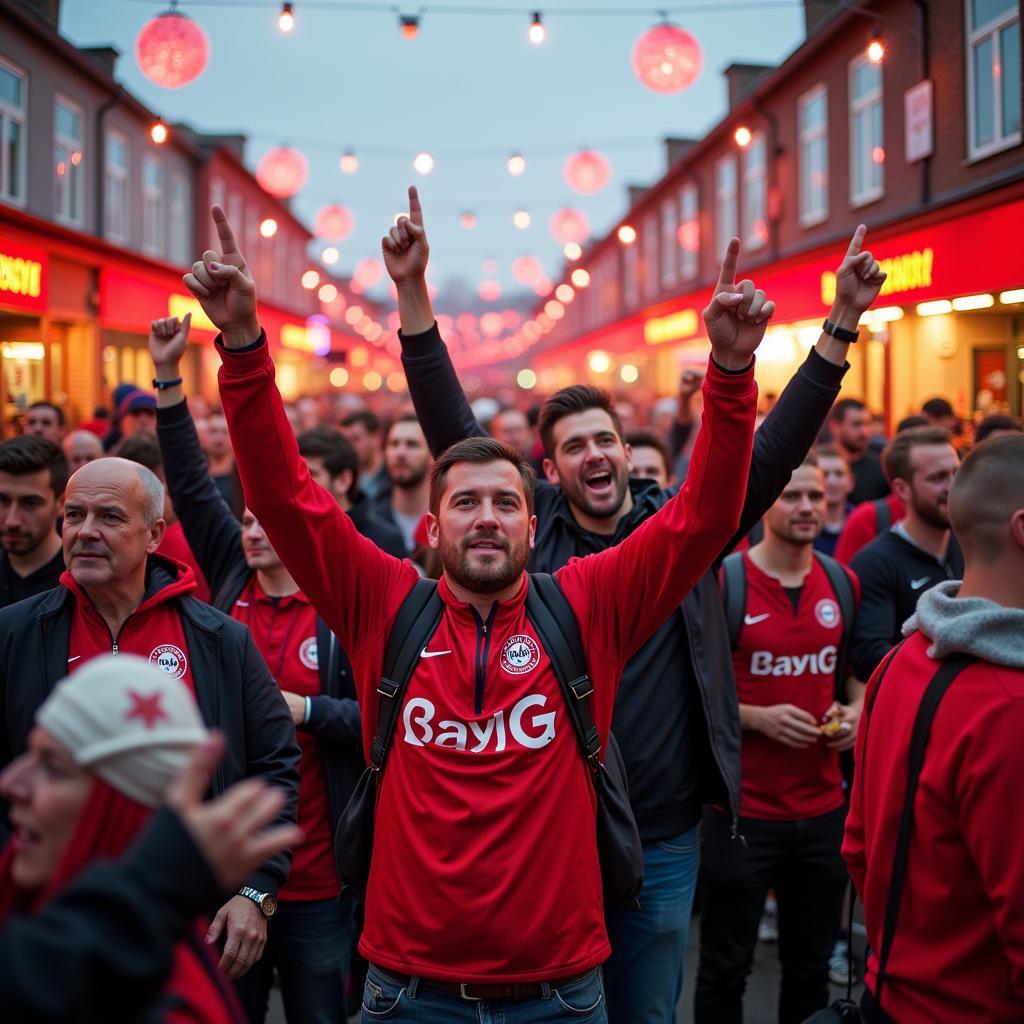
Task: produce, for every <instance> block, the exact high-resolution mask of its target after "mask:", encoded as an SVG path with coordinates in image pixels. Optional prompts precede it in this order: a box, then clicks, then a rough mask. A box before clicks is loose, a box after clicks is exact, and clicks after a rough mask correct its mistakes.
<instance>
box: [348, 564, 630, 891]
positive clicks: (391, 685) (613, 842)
mask: <svg viewBox="0 0 1024 1024" xmlns="http://www.w3.org/2000/svg"><path fill="white" fill-rule="evenodd" d="M442 612H443V604H442V602H441V598H440V597H439V596H438V593H437V582H436V581H435V580H420V581H419V582H418V583H417V584H416V586H415V587H414V588H413V590H412V592H411V593H410V594H409V596H408V597H407V598H406V599H405V602H404V603H403V604H402V607H401V608H400V609H399V612H398V615H397V617H396V619H395V624H394V627H393V628H392V631H391V635H390V637H389V638H388V646H387V651H386V653H385V656H384V671H383V676H382V678H381V682H380V686H379V687H378V693H379V694H380V714H379V717H378V720H377V732H376V734H375V736H374V740H373V746H372V748H371V750H370V765H369V767H368V768H367V769H366V771H365V772H364V773H363V775H362V778H361V779H360V780H359V783H358V784H357V786H356V788H355V791H354V792H353V794H352V797H351V799H350V800H349V803H348V806H347V807H346V808H345V811H344V813H343V814H342V816H341V818H340V820H339V821H338V828H337V830H336V832H335V837H334V860H335V866H336V868H337V872H338V876H339V878H341V880H342V882H343V883H344V884H345V885H346V886H347V887H349V888H351V889H354V890H355V891H356V892H357V893H359V894H360V895H362V894H364V893H365V892H366V883H367V879H368V878H369V874H370V857H371V855H372V852H373V830H374V818H375V814H376V807H377V799H378V797H379V794H380V781H381V777H382V774H383V770H384V764H385V760H386V757H387V752H388V749H389V748H390V746H391V740H392V737H393V735H394V731H395V725H396V723H397V721H398V715H399V711H400V708H401V705H402V699H403V697H404V694H405V690H406V687H407V685H408V683H409V679H410V678H411V677H412V673H413V670H414V669H415V667H416V663H417V660H418V658H419V652H420V651H421V650H423V648H424V647H425V646H426V645H427V643H428V642H429V640H430V638H431V636H432V635H433V633H434V631H435V630H436V629H437V625H438V623H439V622H440V621H441V614H442ZM526 613H527V616H528V617H529V619H530V622H531V623H532V624H533V626H534V628H535V629H536V630H537V633H538V635H539V637H540V640H541V643H542V645H543V647H544V649H545V651H546V652H547V654H548V657H549V658H550V659H551V664H552V667H553V668H554V671H555V675H556V676H557V677H558V681H559V683H560V685H561V687H562V692H563V694H564V697H565V703H566V708H567V710H568V714H569V719H570V721H571V722H572V724H573V728H574V729H575V731H576V736H577V738H578V740H579V744H580V749H581V751H582V752H583V756H584V758H585V760H586V762H587V764H588V766H589V768H590V773H591V778H592V780H593V783H594V790H595V793H596V795H597V845H598V854H599V857H600V861H601V877H602V882H603V884H604V894H605V899H606V901H607V902H609V903H636V902H637V896H638V895H639V893H640V889H641V887H642V885H643V852H642V848H641V845H640V834H639V831H638V830H637V827H636V820H635V819H634V817H633V811H632V809H631V808H630V805H629V790H628V786H627V784H626V770H625V765H624V764H623V761H622V754H621V753H620V751H619V748H618V745H617V744H616V743H615V740H614V737H611V736H609V740H608V746H607V749H606V751H605V760H604V762H603V763H602V761H601V759H600V736H599V734H598V732H597V729H596V727H595V726H594V719H593V715H592V714H591V710H590V694H591V693H593V689H594V688H593V686H592V685H591V682H590V678H589V676H588V675H587V671H586V661H585V659H584V656H583V644H582V641H581V639H580V635H579V627H578V625H577V623H576V617H575V615H573V612H572V609H571V608H570V606H569V603H568V601H566V599H565V595H564V594H563V593H562V591H561V589H560V588H559V586H558V584H557V583H556V582H555V580H554V578H553V577H552V576H550V575H548V574H547V573H537V574H531V575H530V587H529V590H528V591H527V598H526Z"/></svg>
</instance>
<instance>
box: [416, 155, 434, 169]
mask: <svg viewBox="0 0 1024 1024" xmlns="http://www.w3.org/2000/svg"><path fill="white" fill-rule="evenodd" d="M412 165H413V167H414V168H415V169H416V172H417V174H429V173H430V172H431V171H432V170H433V169H434V158H433V157H432V156H431V155H430V154H429V153H418V154H417V155H416V159H415V160H413V162H412Z"/></svg>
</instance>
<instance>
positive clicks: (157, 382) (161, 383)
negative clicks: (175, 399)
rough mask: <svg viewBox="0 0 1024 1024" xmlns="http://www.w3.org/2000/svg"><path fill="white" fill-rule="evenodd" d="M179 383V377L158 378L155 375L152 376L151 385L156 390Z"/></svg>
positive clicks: (162, 389) (165, 388) (174, 386)
mask: <svg viewBox="0 0 1024 1024" xmlns="http://www.w3.org/2000/svg"><path fill="white" fill-rule="evenodd" d="M180 383H181V377H175V378H174V379H173V380H158V379H157V378H156V377H154V378H153V387H155V388H156V389H157V391H166V390H167V389H168V388H176V387H177V386H178V385H179V384H180Z"/></svg>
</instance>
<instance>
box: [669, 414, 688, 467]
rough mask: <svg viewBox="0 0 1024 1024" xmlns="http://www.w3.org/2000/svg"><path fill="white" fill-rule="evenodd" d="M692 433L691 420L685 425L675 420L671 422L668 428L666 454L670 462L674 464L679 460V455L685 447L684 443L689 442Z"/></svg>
mask: <svg viewBox="0 0 1024 1024" xmlns="http://www.w3.org/2000/svg"><path fill="white" fill-rule="evenodd" d="M692 433H693V420H690V422H689V423H685V424H684V423H680V422H679V421H678V420H676V419H673V420H672V424H671V426H670V427H669V428H668V454H669V460H670V461H671V462H675V461H676V459H677V458H679V453H680V452H681V451H682V450H683V449H684V448H685V447H686V442H687V441H689V440H690V435H691V434H692Z"/></svg>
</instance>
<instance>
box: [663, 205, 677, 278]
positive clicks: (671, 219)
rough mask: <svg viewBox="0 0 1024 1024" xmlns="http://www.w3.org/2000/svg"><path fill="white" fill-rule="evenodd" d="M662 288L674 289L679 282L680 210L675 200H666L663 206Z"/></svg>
mask: <svg viewBox="0 0 1024 1024" xmlns="http://www.w3.org/2000/svg"><path fill="white" fill-rule="evenodd" d="M660 224H661V287H662V288H673V287H675V283H676V280H677V272H678V268H677V266H676V262H677V261H676V250H677V249H678V248H679V242H678V241H677V239H676V233H677V232H678V230H679V209H678V207H677V206H676V202H675V199H666V200H665V201H664V202H663V203H662V204H661V214H660Z"/></svg>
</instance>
